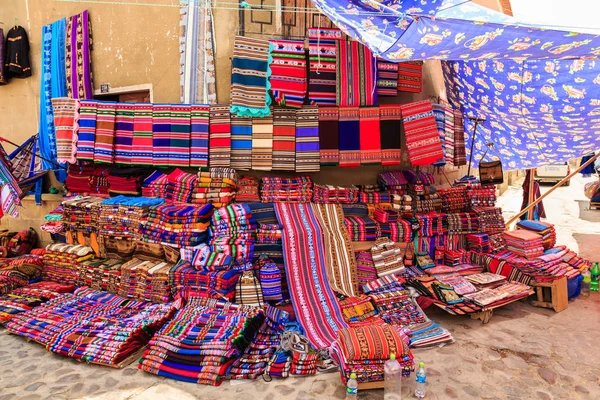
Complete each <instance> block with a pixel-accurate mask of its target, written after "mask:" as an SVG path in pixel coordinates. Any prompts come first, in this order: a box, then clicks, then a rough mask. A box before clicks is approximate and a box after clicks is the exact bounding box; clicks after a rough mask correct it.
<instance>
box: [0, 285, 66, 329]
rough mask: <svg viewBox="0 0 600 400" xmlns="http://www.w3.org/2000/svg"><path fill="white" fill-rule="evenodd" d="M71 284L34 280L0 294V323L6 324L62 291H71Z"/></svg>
mask: <svg viewBox="0 0 600 400" xmlns="http://www.w3.org/2000/svg"><path fill="white" fill-rule="evenodd" d="M73 290H75V286H73V285H61V284H60V283H56V282H35V283H32V284H29V285H27V286H24V287H21V288H18V289H14V290H13V291H11V292H10V293H8V294H5V295H2V296H0V324H6V323H7V322H8V321H10V320H11V319H13V318H14V317H15V316H16V315H17V314H21V313H24V312H26V311H29V310H32V309H34V308H35V307H37V306H39V305H41V304H43V303H45V302H47V301H48V300H52V299H54V298H56V297H58V296H60V295H61V294H62V293H71V292H72V291H73Z"/></svg>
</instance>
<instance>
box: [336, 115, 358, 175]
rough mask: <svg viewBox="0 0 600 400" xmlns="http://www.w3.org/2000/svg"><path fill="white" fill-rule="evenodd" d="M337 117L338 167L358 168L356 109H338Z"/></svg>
mask: <svg viewBox="0 0 600 400" xmlns="http://www.w3.org/2000/svg"><path fill="white" fill-rule="evenodd" d="M339 115H340V117H339V118H340V121H339V132H340V134H339V138H340V167H360V122H359V118H360V114H359V110H358V107H340V109H339Z"/></svg>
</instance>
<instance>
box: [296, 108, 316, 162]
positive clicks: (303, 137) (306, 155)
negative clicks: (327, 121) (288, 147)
mask: <svg viewBox="0 0 600 400" xmlns="http://www.w3.org/2000/svg"><path fill="white" fill-rule="evenodd" d="M320 169H321V166H320V153H319V109H318V108H317V107H314V106H304V107H302V108H301V109H299V110H297V111H296V172H318V171H319V170H320Z"/></svg>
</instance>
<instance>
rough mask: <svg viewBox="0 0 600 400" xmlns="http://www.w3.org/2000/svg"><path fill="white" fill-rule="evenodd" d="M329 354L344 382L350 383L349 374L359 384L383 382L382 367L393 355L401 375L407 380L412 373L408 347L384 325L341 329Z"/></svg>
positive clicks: (392, 328)
mask: <svg viewBox="0 0 600 400" xmlns="http://www.w3.org/2000/svg"><path fill="white" fill-rule="evenodd" d="M368 343H378V344H379V345H377V346H375V345H368ZM332 354H333V357H334V359H335V360H336V361H337V362H338V364H339V365H340V372H341V376H342V381H343V382H347V380H348V379H350V374H351V373H355V374H356V379H357V380H358V382H359V383H366V382H378V381H383V379H384V370H383V367H384V364H385V362H386V361H387V360H389V359H390V356H391V355H392V354H395V355H396V360H397V361H398V362H399V363H400V365H401V366H402V375H404V376H408V375H410V372H411V371H412V370H413V369H414V366H413V364H414V362H413V355H412V353H411V352H410V350H409V348H408V346H407V344H406V343H405V342H404V341H403V339H402V337H401V335H400V334H399V333H398V331H397V330H396V328H395V327H393V326H390V325H387V324H381V325H370V326H359V327H350V328H344V329H340V330H339V331H338V332H337V339H336V341H335V342H334V343H333V345H332Z"/></svg>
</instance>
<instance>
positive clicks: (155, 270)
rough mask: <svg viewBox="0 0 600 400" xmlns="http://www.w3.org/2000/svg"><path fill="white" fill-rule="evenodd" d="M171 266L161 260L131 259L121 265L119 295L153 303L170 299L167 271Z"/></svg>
mask: <svg viewBox="0 0 600 400" xmlns="http://www.w3.org/2000/svg"><path fill="white" fill-rule="evenodd" d="M172 267H173V265H172V264H169V263H167V262H165V261H162V260H160V261H146V260H140V259H137V258H133V259H131V260H130V261H128V262H126V263H124V264H123V265H122V266H121V285H120V290H119V295H121V296H123V297H128V298H133V299H135V300H140V301H151V302H153V303H166V302H168V301H170V300H171V287H170V285H169V271H170V270H171V268H172Z"/></svg>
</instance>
